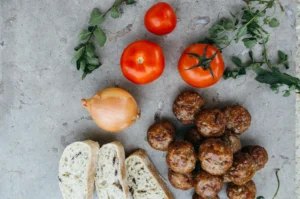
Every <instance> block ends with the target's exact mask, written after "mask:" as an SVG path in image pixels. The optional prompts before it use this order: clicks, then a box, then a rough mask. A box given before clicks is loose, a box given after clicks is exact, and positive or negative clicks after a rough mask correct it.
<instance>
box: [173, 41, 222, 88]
mask: <svg viewBox="0 0 300 199" xmlns="http://www.w3.org/2000/svg"><path fill="white" fill-rule="evenodd" d="M178 71H179V73H180V75H181V77H182V79H183V80H184V81H185V82H186V83H188V84H189V85H191V86H194V87H197V88H206V87H209V86H212V85H214V84H215V83H217V82H218V81H219V80H220V78H221V77H222V76H223V73H224V61H223V57H222V54H221V52H220V51H219V50H218V49H217V48H216V47H215V46H213V45H210V44H194V45H191V46H190V47H188V48H187V49H186V50H185V51H184V52H183V54H182V55H181V57H180V59H179V62H178Z"/></svg>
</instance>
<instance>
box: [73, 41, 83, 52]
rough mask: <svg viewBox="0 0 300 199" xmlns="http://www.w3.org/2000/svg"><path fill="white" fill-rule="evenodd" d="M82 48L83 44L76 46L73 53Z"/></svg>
mask: <svg viewBox="0 0 300 199" xmlns="http://www.w3.org/2000/svg"><path fill="white" fill-rule="evenodd" d="M83 46H85V44H83V43H81V44H78V46H76V47H75V48H74V50H75V51H78V50H79V49H80V48H82V47H83Z"/></svg>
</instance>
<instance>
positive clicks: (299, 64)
mask: <svg viewBox="0 0 300 199" xmlns="http://www.w3.org/2000/svg"><path fill="white" fill-rule="evenodd" d="M296 19H297V27H296V33H297V37H298V42H297V55H296V59H295V61H296V72H297V76H298V77H300V48H299V47H300V40H299V38H300V0H297V15H296ZM296 115H297V120H296V121H297V123H296V130H297V134H296V135H297V137H296V157H297V158H296V185H297V187H296V194H297V198H300V147H299V146H300V122H299V121H300V95H297V98H296Z"/></svg>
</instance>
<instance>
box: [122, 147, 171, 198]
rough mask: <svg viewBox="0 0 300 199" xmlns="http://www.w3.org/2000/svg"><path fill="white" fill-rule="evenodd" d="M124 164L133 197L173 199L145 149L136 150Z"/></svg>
mask: <svg viewBox="0 0 300 199" xmlns="http://www.w3.org/2000/svg"><path fill="white" fill-rule="evenodd" d="M125 164H126V170H127V175H128V178H127V179H128V185H129V191H130V192H131V194H132V196H133V198H134V199H174V197H173V195H172V193H171V192H170V191H169V189H168V187H167V186H166V184H165V183H164V181H163V180H162V178H161V176H160V175H159V173H158V171H157V170H156V168H155V167H154V166H153V164H152V162H151V161H150V159H149V158H148V156H147V153H146V151H144V150H142V149H139V150H137V151H136V152H134V153H133V154H132V155H130V156H129V157H128V158H127V159H126V161H125Z"/></svg>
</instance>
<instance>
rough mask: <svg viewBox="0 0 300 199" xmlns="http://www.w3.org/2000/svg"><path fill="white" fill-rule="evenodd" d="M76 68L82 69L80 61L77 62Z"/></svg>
mask: <svg viewBox="0 0 300 199" xmlns="http://www.w3.org/2000/svg"><path fill="white" fill-rule="evenodd" d="M76 68H77V70H79V69H80V59H79V60H77V61H76Z"/></svg>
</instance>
